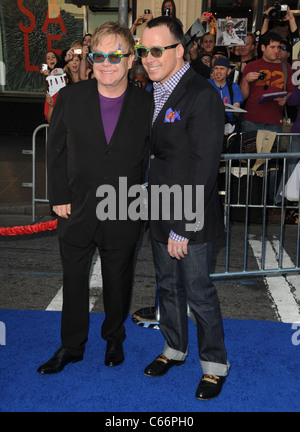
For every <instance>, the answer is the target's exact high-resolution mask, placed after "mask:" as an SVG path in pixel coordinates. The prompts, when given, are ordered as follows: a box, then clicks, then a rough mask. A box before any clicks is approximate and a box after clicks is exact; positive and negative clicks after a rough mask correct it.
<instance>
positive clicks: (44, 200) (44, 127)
mask: <svg viewBox="0 0 300 432" xmlns="http://www.w3.org/2000/svg"><path fill="white" fill-rule="evenodd" d="M48 127H49V124H47V123H45V124H42V125H40V126H38V127H37V128H36V129H35V130H34V132H33V135H32V222H35V220H36V203H48V202H49V199H48V173H47V137H48ZM41 130H45V195H44V197H43V198H37V197H36V190H37V188H36V149H37V148H36V147H37V145H36V138H37V135H38V134H39V132H40V131H41Z"/></svg>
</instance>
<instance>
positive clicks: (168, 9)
mask: <svg viewBox="0 0 300 432" xmlns="http://www.w3.org/2000/svg"><path fill="white" fill-rule="evenodd" d="M165 15H166V16H170V15H171V9H170V8H167V9H166V12H165Z"/></svg>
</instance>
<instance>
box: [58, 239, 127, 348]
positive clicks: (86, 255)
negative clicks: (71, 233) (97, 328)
mask: <svg viewBox="0 0 300 432" xmlns="http://www.w3.org/2000/svg"><path fill="white" fill-rule="evenodd" d="M59 245H60V254H61V260H62V267H63V309H62V323H61V339H62V346H63V347H64V348H66V349H67V350H68V351H69V352H70V353H71V354H73V355H77V354H83V352H84V350H85V344H86V342H87V339H88V332H89V275H90V268H91V264H92V259H93V256H94V253H95V251H96V248H97V247H98V249H99V254H100V259H101V269H102V279H103V302H104V311H105V319H104V322H103V325H102V331H101V335H102V337H103V338H104V339H105V340H106V341H123V340H124V339H125V337H126V335H125V327H124V321H125V320H126V318H127V316H128V313H129V308H130V301H131V292H132V281H133V263H134V254H135V246H136V244H133V245H130V246H128V247H125V248H120V249H110V250H105V249H103V248H102V246H101V244H98V242H97V239H96V238H95V240H94V241H92V242H91V243H90V244H89V245H88V246H86V247H77V246H74V245H70V244H68V243H66V242H64V241H63V240H62V239H60V240H59Z"/></svg>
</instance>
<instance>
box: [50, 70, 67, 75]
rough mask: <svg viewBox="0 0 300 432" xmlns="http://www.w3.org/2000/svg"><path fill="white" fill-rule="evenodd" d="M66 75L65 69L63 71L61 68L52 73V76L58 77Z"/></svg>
mask: <svg viewBox="0 0 300 432" xmlns="http://www.w3.org/2000/svg"><path fill="white" fill-rule="evenodd" d="M64 73H65V71H64V70H63V69H61V68H55V69H53V71H52V72H51V74H50V75H55V76H57V75H63V74H64Z"/></svg>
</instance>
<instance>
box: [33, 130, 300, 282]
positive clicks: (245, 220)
mask: <svg viewBox="0 0 300 432" xmlns="http://www.w3.org/2000/svg"><path fill="white" fill-rule="evenodd" d="M48 127H49V125H48V124H42V125H40V126H38V127H37V128H36V129H35V131H34V133H33V136H32V219H33V221H35V219H36V203H48V202H49V199H48V191H47V189H48V180H47V132H48ZM41 130H45V191H44V196H43V197H37V196H36V191H37V187H36V186H37V184H36V149H37V142H36V141H37V135H38V134H39V133H40V131H41ZM295 135H300V134H292V133H290V134H285V133H281V134H277V136H276V143H275V144H274V146H273V147H274V148H277V150H278V149H280V147H281V141H282V140H283V139H285V141H286V142H289V141H290V140H291V139H292V138H293V136H295ZM235 137H236V134H232V135H231V136H230V137H229V140H230V139H232V138H235ZM285 145H286V143H285ZM257 159H260V160H263V161H264V162H263V163H262V165H261V167H260V170H259V171H258V170H257V171H256V172H253V170H252V168H253V163H254V161H256V160H257ZM291 159H294V160H295V159H298V160H299V159H300V153H287V152H280V151H277V152H276V153H225V154H222V158H221V163H220V173H221V174H222V173H223V177H224V184H223V185H222V186H221V187H220V189H219V193H220V196H221V198H222V199H223V208H224V224H225V245H224V247H223V251H222V255H219V256H218V258H219V260H220V261H222V262H220V263H217V264H218V265H217V266H216V268H215V269H214V272H213V273H212V274H211V277H212V278H213V279H220V278H227V277H228V278H229V277H241V276H243V277H244V276H263V275H274V276H275V275H280V274H285V273H293V272H298V273H299V272H300V263H299V260H300V224H298V227H297V228H296V230H295V241H294V246H295V248H296V249H295V254H294V255H295V259H294V262H295V265H294V266H289V267H287V266H285V265H284V262H283V261H284V233H285V220H284V219H285V212H286V210H289V209H295V210H296V211H298V212H299V209H300V201H298V202H297V204H292V203H288V202H286V200H285V198H284V196H283V197H282V196H281V197H280V199H279V202H277V203H276V194H278V190H277V187H275V186H274V187H273V192H274V193H273V196H272V197H270V196H269V195H268V191H269V189H270V183H272V182H273V183H274V185H277V183H278V180H279V178H280V177H282V179H283V180H282V188H281V189H282V191H284V189H285V184H286V174H287V166H288V161H289V160H291ZM254 179H260V181H259V182H256V184H254ZM242 183H243V187H242ZM259 189H260V197H259V198H260V199H259V200H258V201H257V200H256V202H253V200H252V192H253V191H257V190H259ZM234 194H235V199H234V200H233V195H234ZM277 196H278V195H277ZM272 210H276V211H277V212H278V211H280V223H279V226H278V228H279V231H278V233H277V237H278V238H279V242H278V249H277V251H276V254H277V256H278V260H277V261H278V265H277V266H276V267H273V268H267V267H266V265H265V258H266V244H267V242H268V236H267V235H268V230H269V225H268V213H269V212H270V211H272ZM236 211H243V212H244V213H243V214H244V216H242V220H240V223H239V224H238V225H239V227H241V224H242V226H243V231H244V233H243V243H241V237H240V236H239V237H238V239H237V241H238V242H239V244H241V251H242V252H243V253H242V254H241V257H242V262H241V265H240V268H239V269H236V268H234V269H232V266H231V261H232V253H231V244H232V242H233V241H235V242H236V239H232V237H233V236H234V229H235V225H236V224H235V221H234V217H233V216H234V212H236ZM253 211H259V212H260V215H261V218H260V220H257V219H256V218H254V219H255V220H254V221H253V220H251V217H250V216H251V212H253ZM253 226H254V231H253ZM253 235H254V236H256V238H257V239H258V240H259V242H260V249H261V254H260V266H259V268H256V269H254V267H257V265H256V266H255V265H254V266H253V262H250V264H249V256H250V254H249V238H251V236H253ZM235 267H236V266H235Z"/></svg>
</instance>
